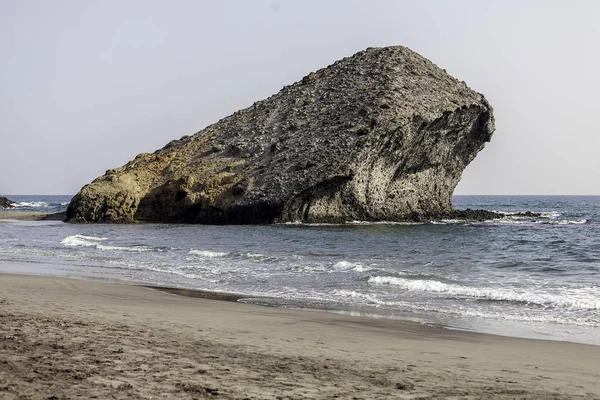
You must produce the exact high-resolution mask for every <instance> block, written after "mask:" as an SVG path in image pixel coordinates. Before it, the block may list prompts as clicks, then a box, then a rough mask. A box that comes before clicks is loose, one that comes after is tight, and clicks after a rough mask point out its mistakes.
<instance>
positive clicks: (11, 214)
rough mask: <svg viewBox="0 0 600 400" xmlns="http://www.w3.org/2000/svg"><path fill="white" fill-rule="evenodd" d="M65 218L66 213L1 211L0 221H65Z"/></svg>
mask: <svg viewBox="0 0 600 400" xmlns="http://www.w3.org/2000/svg"><path fill="white" fill-rule="evenodd" d="M65 218H66V213H65V212H59V213H47V212H40V211H7V210H4V209H0V220H17V221H63V220H64V219H65Z"/></svg>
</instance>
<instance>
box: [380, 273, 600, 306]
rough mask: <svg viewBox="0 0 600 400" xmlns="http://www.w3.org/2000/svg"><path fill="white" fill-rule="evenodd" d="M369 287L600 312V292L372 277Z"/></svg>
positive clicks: (595, 290)
mask: <svg viewBox="0 0 600 400" xmlns="http://www.w3.org/2000/svg"><path fill="white" fill-rule="evenodd" d="M368 282H369V283H374V284H384V285H385V284H387V285H394V286H399V287H401V288H403V289H405V290H409V291H419V292H435V293H446V294H449V295H453V296H464V297H472V298H479V299H488V300H497V301H517V302H523V303H530V304H538V305H542V306H560V307H568V308H573V309H582V310H600V290H598V288H578V289H562V291H561V292H560V293H559V292H557V293H548V292H542V290H541V289H540V290H538V291H536V290H531V289H517V288H505V287H501V288H490V287H480V288H477V287H468V286H460V285H451V284H447V283H443V282H439V281H433V280H417V279H415V280H411V279H404V278H398V277H393V276H371V277H370V278H369V281H368Z"/></svg>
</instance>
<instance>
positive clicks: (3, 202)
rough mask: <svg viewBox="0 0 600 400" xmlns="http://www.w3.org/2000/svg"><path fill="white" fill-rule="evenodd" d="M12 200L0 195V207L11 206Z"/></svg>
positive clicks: (12, 204)
mask: <svg viewBox="0 0 600 400" xmlns="http://www.w3.org/2000/svg"><path fill="white" fill-rule="evenodd" d="M14 204H15V203H14V201H12V200H9V199H7V198H6V197H2V196H0V208H13V207H14Z"/></svg>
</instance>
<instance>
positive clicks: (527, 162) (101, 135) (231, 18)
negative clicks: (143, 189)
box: [0, 0, 600, 195]
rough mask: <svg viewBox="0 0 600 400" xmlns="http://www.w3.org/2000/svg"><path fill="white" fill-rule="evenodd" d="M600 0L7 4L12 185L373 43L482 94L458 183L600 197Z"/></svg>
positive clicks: (145, 142)
mask: <svg viewBox="0 0 600 400" xmlns="http://www.w3.org/2000/svg"><path fill="white" fill-rule="evenodd" d="M598 21H600V1H593V0H590V1H583V0H581V1H577V0H570V1H567V0H565V1H551V0H540V1H535V0H530V1H525V0H522V1H510V0H486V1H481V0H454V1H448V0H439V1H435V0H429V1H427V0H422V1H418V0H414V1H392V0H390V1H384V0H370V1H366V0H365V1H352V0H338V1H336V0H330V1H325V0H320V1H313V0H302V1H300V0H297V1H272V0H265V1H262V0H254V1H247V0H239V1H233V0H223V1H216V0H213V1H201V0H173V1H166V0H160V1H158V0H128V1H117V0H86V1H79V0H53V1H46V0H38V1H36V0H0V194H4V195H10V194H74V193H76V192H77V191H79V189H80V188H81V187H82V186H83V185H85V184H86V183H89V182H90V181H92V180H93V179H94V178H96V177H97V176H99V175H102V174H104V172H105V171H106V170H107V169H111V168H115V167H118V166H121V165H123V164H125V163H126V162H127V161H129V160H131V159H132V158H134V157H135V156H136V155H137V154H138V153H141V152H153V151H154V150H156V149H158V148H160V147H162V146H163V145H165V144H166V143H167V142H169V141H170V140H172V139H177V138H179V137H181V136H183V135H186V134H192V133H195V132H197V131H199V130H201V129H203V128H204V127H206V126H207V125H210V124H211V123H214V122H216V121H218V120H219V119H221V118H223V117H225V116H227V115H230V114H232V113H233V112H234V111H236V110H238V109H241V108H245V107H248V106H250V105H252V103H254V102H255V101H257V100H261V99H264V98H266V97H268V96H270V95H271V94H274V93H276V92H278V91H279V90H280V89H281V88H282V87H283V86H285V85H288V84H291V83H293V82H296V81H298V80H300V79H301V78H302V77H303V76H305V75H307V74H308V73H309V72H311V71H314V70H317V69H319V68H322V67H325V66H327V65H329V64H331V63H332V62H334V61H335V60H338V59H340V58H343V57H346V56H350V55H352V54H354V53H356V52H358V51H360V50H364V49H365V48H367V47H380V46H389V45H403V46H407V47H409V48H411V49H412V50H414V51H416V52H418V53H419V54H421V55H423V56H424V57H426V58H428V59H430V60H431V61H433V62H434V63H435V64H437V65H438V66H439V67H441V68H445V69H446V70H447V71H448V72H449V73H450V74H451V75H453V76H454V77H456V78H457V79H459V80H464V81H465V82H467V84H468V85H469V86H470V87H471V88H473V89H474V90H476V91H478V92H481V93H483V94H484V95H485V96H486V98H487V99H488V100H489V101H490V103H491V104H492V106H493V107H494V115H495V118H496V132H495V134H494V136H493V138H492V141H491V142H490V143H488V144H487V146H486V148H485V149H484V150H483V151H482V152H481V153H480V154H479V155H478V157H477V158H476V159H475V161H473V162H472V163H471V164H470V165H469V166H468V167H467V169H466V170H465V172H464V174H463V179H462V181H461V182H460V183H459V185H458V187H457V189H456V191H455V193H456V194H596V195H599V194H600V23H598Z"/></svg>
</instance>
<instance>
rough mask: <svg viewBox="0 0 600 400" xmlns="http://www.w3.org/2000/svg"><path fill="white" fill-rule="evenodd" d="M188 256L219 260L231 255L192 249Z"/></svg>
mask: <svg viewBox="0 0 600 400" xmlns="http://www.w3.org/2000/svg"><path fill="white" fill-rule="evenodd" d="M188 254H189V255H192V256H200V257H206V258H218V257H225V256H227V255H229V253H226V252H221V251H212V250H198V249H191V250H190V251H189V252H188Z"/></svg>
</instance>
